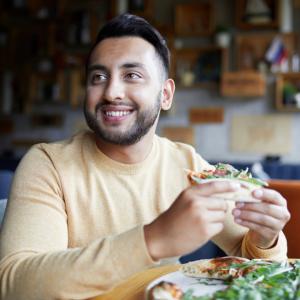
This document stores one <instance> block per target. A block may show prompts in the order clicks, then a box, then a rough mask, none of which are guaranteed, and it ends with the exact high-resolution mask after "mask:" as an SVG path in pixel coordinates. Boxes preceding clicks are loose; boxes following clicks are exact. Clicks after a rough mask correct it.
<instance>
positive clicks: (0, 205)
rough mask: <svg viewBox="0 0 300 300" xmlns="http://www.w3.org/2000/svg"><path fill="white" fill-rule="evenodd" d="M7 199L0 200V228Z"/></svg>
mask: <svg viewBox="0 0 300 300" xmlns="http://www.w3.org/2000/svg"><path fill="white" fill-rule="evenodd" d="M6 204H7V199H0V228H1V223H2V220H3V217H4V213H5V209H6Z"/></svg>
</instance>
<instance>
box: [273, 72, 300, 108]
mask: <svg viewBox="0 0 300 300" xmlns="http://www.w3.org/2000/svg"><path fill="white" fill-rule="evenodd" d="M297 93H298V94H299V95H300V73H281V74H278V75H277V77H276V102H275V107H276V109H277V110H279V111H284V112H300V101H296V99H295V95H296V94H297Z"/></svg>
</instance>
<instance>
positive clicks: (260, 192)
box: [253, 189, 263, 198]
mask: <svg viewBox="0 0 300 300" xmlns="http://www.w3.org/2000/svg"><path fill="white" fill-rule="evenodd" d="M253 193H254V196H255V197H258V198H259V197H261V196H262V195H263V191H262V190H261V189H257V190H255V191H254V192H253Z"/></svg>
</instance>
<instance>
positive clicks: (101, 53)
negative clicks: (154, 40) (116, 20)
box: [89, 37, 159, 66]
mask: <svg viewBox="0 0 300 300" xmlns="http://www.w3.org/2000/svg"><path fill="white" fill-rule="evenodd" d="M154 59H155V60H157V62H158V61H159V59H158V56H157V55H156V52H155V48H154V47H153V46H152V45H151V44H150V43H149V42H147V41H146V40H144V39H142V38H139V37H116V38H107V39H104V40H103V41H101V42H100V43H99V44H98V45H97V46H96V47H95V48H94V50H93V52H92V54H91V57H90V62H89V65H93V64H98V63H100V64H103V65H105V66H113V65H122V64H124V63H128V62H139V63H142V64H144V65H147V64H149V65H153V60H154Z"/></svg>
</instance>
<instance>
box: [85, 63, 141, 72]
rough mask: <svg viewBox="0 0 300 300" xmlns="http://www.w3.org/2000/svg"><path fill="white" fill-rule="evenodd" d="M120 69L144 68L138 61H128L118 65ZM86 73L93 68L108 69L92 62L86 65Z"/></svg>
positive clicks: (106, 70) (93, 69)
mask: <svg viewBox="0 0 300 300" xmlns="http://www.w3.org/2000/svg"><path fill="white" fill-rule="evenodd" d="M120 68H121V69H123V68H124V69H133V68H142V69H145V65H144V64H142V63H138V62H129V63H124V64H123V65H121V66H120ZM87 70H88V73H90V72H92V71H95V70H100V71H105V72H108V69H107V68H106V67H105V66H103V65H100V64H93V65H90V66H88V69H87Z"/></svg>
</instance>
